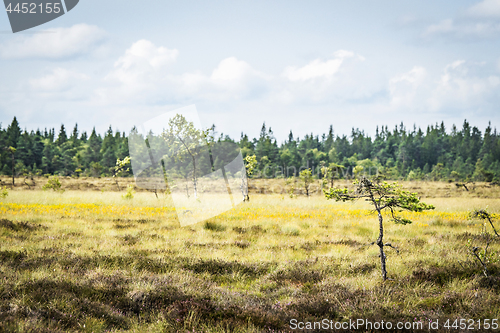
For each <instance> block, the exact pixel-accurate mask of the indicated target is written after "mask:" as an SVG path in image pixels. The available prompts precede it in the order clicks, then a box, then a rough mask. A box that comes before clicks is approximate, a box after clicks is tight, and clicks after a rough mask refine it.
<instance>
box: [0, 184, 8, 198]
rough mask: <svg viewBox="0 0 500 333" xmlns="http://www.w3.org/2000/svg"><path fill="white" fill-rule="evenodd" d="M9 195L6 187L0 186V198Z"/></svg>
mask: <svg viewBox="0 0 500 333" xmlns="http://www.w3.org/2000/svg"><path fill="white" fill-rule="evenodd" d="M8 195H9V191H8V190H7V188H6V187H5V186H4V187H3V188H1V187H0V199H4V198H6V197H7V196H8Z"/></svg>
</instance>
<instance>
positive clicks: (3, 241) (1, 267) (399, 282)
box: [0, 178, 500, 332]
mask: <svg viewBox="0 0 500 333" xmlns="http://www.w3.org/2000/svg"><path fill="white" fill-rule="evenodd" d="M16 181H17V182H18V183H19V185H18V186H17V187H16V188H15V189H13V190H9V194H8V196H7V197H5V198H3V199H0V281H1V283H0V331H7V332H121V331H131V332H289V331H293V330H291V327H290V321H291V320H292V319H297V320H298V321H301V322H315V321H316V322H317V321H321V320H323V319H328V320H332V321H338V322H343V321H344V322H345V321H349V319H352V320H355V319H360V318H362V319H364V320H372V321H377V320H378V321H380V320H384V321H391V322H394V323H396V322H403V323H415V322H422V323H423V327H424V328H425V329H424V330H419V331H422V332H424V331H428V330H427V327H428V322H429V321H430V320H436V319H439V322H440V323H441V325H442V323H444V322H445V321H446V320H447V319H452V320H455V319H474V320H478V319H481V320H482V319H495V318H498V319H500V263H499V259H500V258H499V255H498V251H499V250H500V243H499V242H498V241H497V239H496V238H495V236H494V234H493V232H492V229H491V227H490V226H489V225H485V224H484V223H483V222H482V221H473V220H471V219H469V218H468V212H469V211H470V210H472V209H474V208H486V207H488V210H489V211H490V212H492V213H496V214H498V213H500V200H499V199H498V198H499V195H500V191H499V188H498V187H492V186H490V185H488V184H475V185H473V186H472V185H471V186H470V187H471V188H470V191H465V189H463V188H457V187H456V186H455V184H453V183H437V182H436V183H431V182H428V183H425V182H405V183H404V186H405V188H407V189H411V190H412V191H414V192H418V193H419V194H420V195H421V198H422V200H423V201H425V202H426V203H430V204H433V205H435V206H436V209H435V210H434V211H428V212H424V213H411V214H410V213H402V214H403V215H404V216H405V217H407V218H410V219H412V220H413V224H410V225H406V226H404V225H395V224H392V223H390V221H389V219H387V221H386V224H385V226H386V231H385V239H386V240H387V241H388V242H391V243H392V245H394V246H395V247H397V248H398V250H399V253H398V252H396V250H394V249H391V248H388V249H387V250H386V251H387V256H388V273H389V277H390V280H389V281H385V282H383V281H382V279H381V276H380V262H379V257H378V248H377V247H376V246H370V245H369V243H371V242H373V241H374V240H375V239H376V237H377V235H378V228H377V218H376V216H375V215H374V214H373V212H372V211H371V210H370V207H369V206H368V205H367V204H366V203H365V202H355V203H336V202H332V201H327V200H326V199H325V198H324V197H322V196H321V195H319V194H318V191H315V194H313V195H312V196H311V197H309V198H307V197H305V196H304V195H301V193H300V191H298V190H297V191H296V192H295V193H296V194H297V197H295V198H290V196H289V195H288V192H289V186H290V185H287V184H286V183H285V181H284V180H275V181H269V180H251V186H252V188H251V192H250V198H251V200H250V202H249V203H242V204H240V205H238V206H237V207H236V208H235V209H233V210H230V211H227V212H226V213H224V214H222V215H220V216H217V217H215V218H212V219H210V220H207V221H205V222H201V223H198V224H195V225H191V226H187V227H180V225H179V222H178V219H177V215H176V212H175V209H174V208H173V206H172V202H171V200H170V198H169V196H167V195H165V194H159V195H158V198H156V196H155V194H153V193H151V192H147V191H138V192H137V193H135V195H134V198H133V199H129V200H127V199H124V198H123V197H122V196H123V194H124V193H125V191H122V192H119V191H118V190H117V187H116V184H115V183H114V180H113V179H91V178H88V179H72V178H68V179H62V180H61V182H62V183H63V188H64V189H65V190H66V191H65V192H64V193H59V192H54V191H51V190H49V191H43V190H41V186H42V185H43V184H45V183H46V179H44V178H40V179H35V184H36V186H35V187H34V188H33V186H31V190H29V189H28V186H26V185H21V184H22V182H23V180H22V179H17V180H16ZM119 181H120V186H121V187H122V189H123V188H124V187H126V185H127V183H131V182H132V180H131V179H120V180H119ZM2 182H3V184H8V182H9V179H8V178H3V179H2ZM28 182H30V181H28ZM338 184H340V185H343V184H348V183H347V182H343V181H342V182H340V181H339V182H338ZM30 185H31V182H30ZM296 186H297V188H298V187H299V186H300V184H297V185H296ZM497 216H498V215H497ZM498 229H500V223H499V224H498ZM487 244H489V246H488V252H487V255H486V256H482V258H483V260H484V261H485V263H486V265H487V268H488V272H489V276H488V277H486V276H485V275H484V274H483V267H482V266H481V265H480V264H479V261H478V260H477V259H476V258H475V257H474V256H473V254H472V253H473V249H474V247H477V248H478V249H477V252H476V253H479V255H480V256H481V254H482V253H483V252H484V249H485V247H486V245H487ZM441 330H442V331H443V332H444V331H447V332H450V331H454V330H453V329H452V330H446V329H444V328H443V327H441V329H440V330H438V331H441ZM476 330H477V327H476ZM296 331H297V330H296ZM304 331H308V332H313V331H319V330H318V329H316V330H315V329H311V330H304ZM323 331H324V330H323ZM344 331H345V332H347V331H349V330H344ZM350 331H352V330H350ZM359 331H370V330H367V329H363V328H360V329H359ZM393 331H397V330H393ZM403 331H404V332H410V331H412V330H411V329H410V330H403ZM415 331H417V330H415ZM455 331H457V332H458V331H460V330H455ZM433 332H436V330H434V331H433Z"/></svg>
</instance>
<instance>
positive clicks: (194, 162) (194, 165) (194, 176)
mask: <svg viewBox="0 0 500 333" xmlns="http://www.w3.org/2000/svg"><path fill="white" fill-rule="evenodd" d="M191 157H192V158H193V186H194V198H195V199H198V191H197V189H196V159H195V158H194V156H193V154H191Z"/></svg>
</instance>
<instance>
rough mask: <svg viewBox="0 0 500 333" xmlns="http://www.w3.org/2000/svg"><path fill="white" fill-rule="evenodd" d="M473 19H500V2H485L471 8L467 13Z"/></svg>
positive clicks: (493, 0) (495, 0) (487, 0)
mask: <svg viewBox="0 0 500 333" xmlns="http://www.w3.org/2000/svg"><path fill="white" fill-rule="evenodd" d="M466 13H467V14H468V15H470V16H473V17H486V18H500V0H484V1H481V2H480V3H478V4H476V5H474V6H472V7H470V8H469V9H468V10H467V12H466Z"/></svg>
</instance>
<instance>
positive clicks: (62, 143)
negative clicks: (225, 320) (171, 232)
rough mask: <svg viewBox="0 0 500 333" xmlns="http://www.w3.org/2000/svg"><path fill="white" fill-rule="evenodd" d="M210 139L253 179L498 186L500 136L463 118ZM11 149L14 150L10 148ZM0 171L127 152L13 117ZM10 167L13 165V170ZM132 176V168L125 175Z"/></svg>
mask: <svg viewBox="0 0 500 333" xmlns="http://www.w3.org/2000/svg"><path fill="white" fill-rule="evenodd" d="M216 140H218V141H223V142H234V143H236V144H238V145H239V146H240V148H241V151H242V153H243V157H245V156H247V155H256V158H257V162H258V166H257V169H258V170H257V172H255V173H254V177H263V178H274V177H290V176H296V175H297V173H298V172H299V171H300V170H303V169H306V168H311V169H312V171H313V174H315V175H318V177H321V173H320V172H319V170H320V166H323V165H336V166H338V167H339V169H338V170H341V171H340V172H339V173H338V177H339V178H348V177H350V176H351V175H352V171H353V170H355V168H356V166H363V169H364V170H377V171H378V172H382V173H383V174H384V176H386V178H388V179H406V180H447V181H449V180H454V181H488V182H492V181H498V180H499V179H500V133H498V132H497V130H496V128H494V127H492V125H491V124H489V126H488V127H487V128H485V129H484V130H483V131H481V130H480V129H478V128H477V127H473V126H471V125H470V124H469V122H467V120H464V122H463V124H462V125H461V126H460V127H458V126H455V125H453V126H451V127H449V128H448V127H446V126H445V124H444V123H441V124H434V125H429V126H428V127H427V128H426V129H421V128H416V127H415V126H413V127H412V128H407V127H406V126H405V125H404V124H403V123H401V124H400V125H399V126H396V127H395V128H393V129H390V128H388V127H387V126H381V127H377V129H376V134H375V136H374V137H370V136H368V135H366V134H365V132H364V131H363V130H360V129H354V128H353V129H352V131H351V134H350V135H349V136H346V135H337V134H336V133H335V132H334V130H333V127H332V126H330V129H329V131H328V133H324V134H320V135H317V134H316V135H315V134H313V133H311V134H308V135H305V136H304V137H303V138H299V137H295V136H294V135H293V132H292V131H290V134H289V136H288V138H287V140H285V141H284V142H282V143H278V142H277V140H276V139H275V137H274V135H273V131H272V129H271V127H266V125H265V124H263V125H262V128H261V132H260V135H259V137H258V138H253V139H251V138H249V137H248V135H246V134H244V133H242V134H241V137H240V139H239V141H235V140H234V139H232V138H230V137H229V136H227V135H223V134H220V135H218V136H217V138H216ZM10 147H12V148H15V149H14V150H12V149H10ZM0 148H1V151H0V173H1V174H3V175H9V176H12V171H13V170H14V174H15V176H22V175H30V174H31V175H47V174H51V175H61V176H74V177H79V176H93V177H101V176H110V175H111V174H112V169H113V167H114V166H115V164H116V160H117V159H123V158H125V157H126V156H128V155H129V148H128V139H127V135H126V134H125V133H124V132H122V133H120V132H118V131H116V132H114V131H113V129H112V128H111V126H110V127H109V129H108V130H107V131H106V133H103V135H101V133H96V131H95V129H94V130H93V131H92V132H91V133H90V134H88V133H87V132H85V131H82V132H81V131H79V129H78V125H75V126H74V127H73V129H69V128H67V127H65V126H64V125H61V127H60V129H59V130H58V131H57V132H56V130H55V129H48V130H47V129H44V130H40V129H37V130H27V129H24V130H23V129H22V127H21V124H19V123H18V121H17V119H16V118H14V119H13V121H12V122H11V123H10V124H9V125H8V126H7V127H5V126H1V127H0ZM13 164H14V167H13ZM128 175H132V171H129V172H128Z"/></svg>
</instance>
